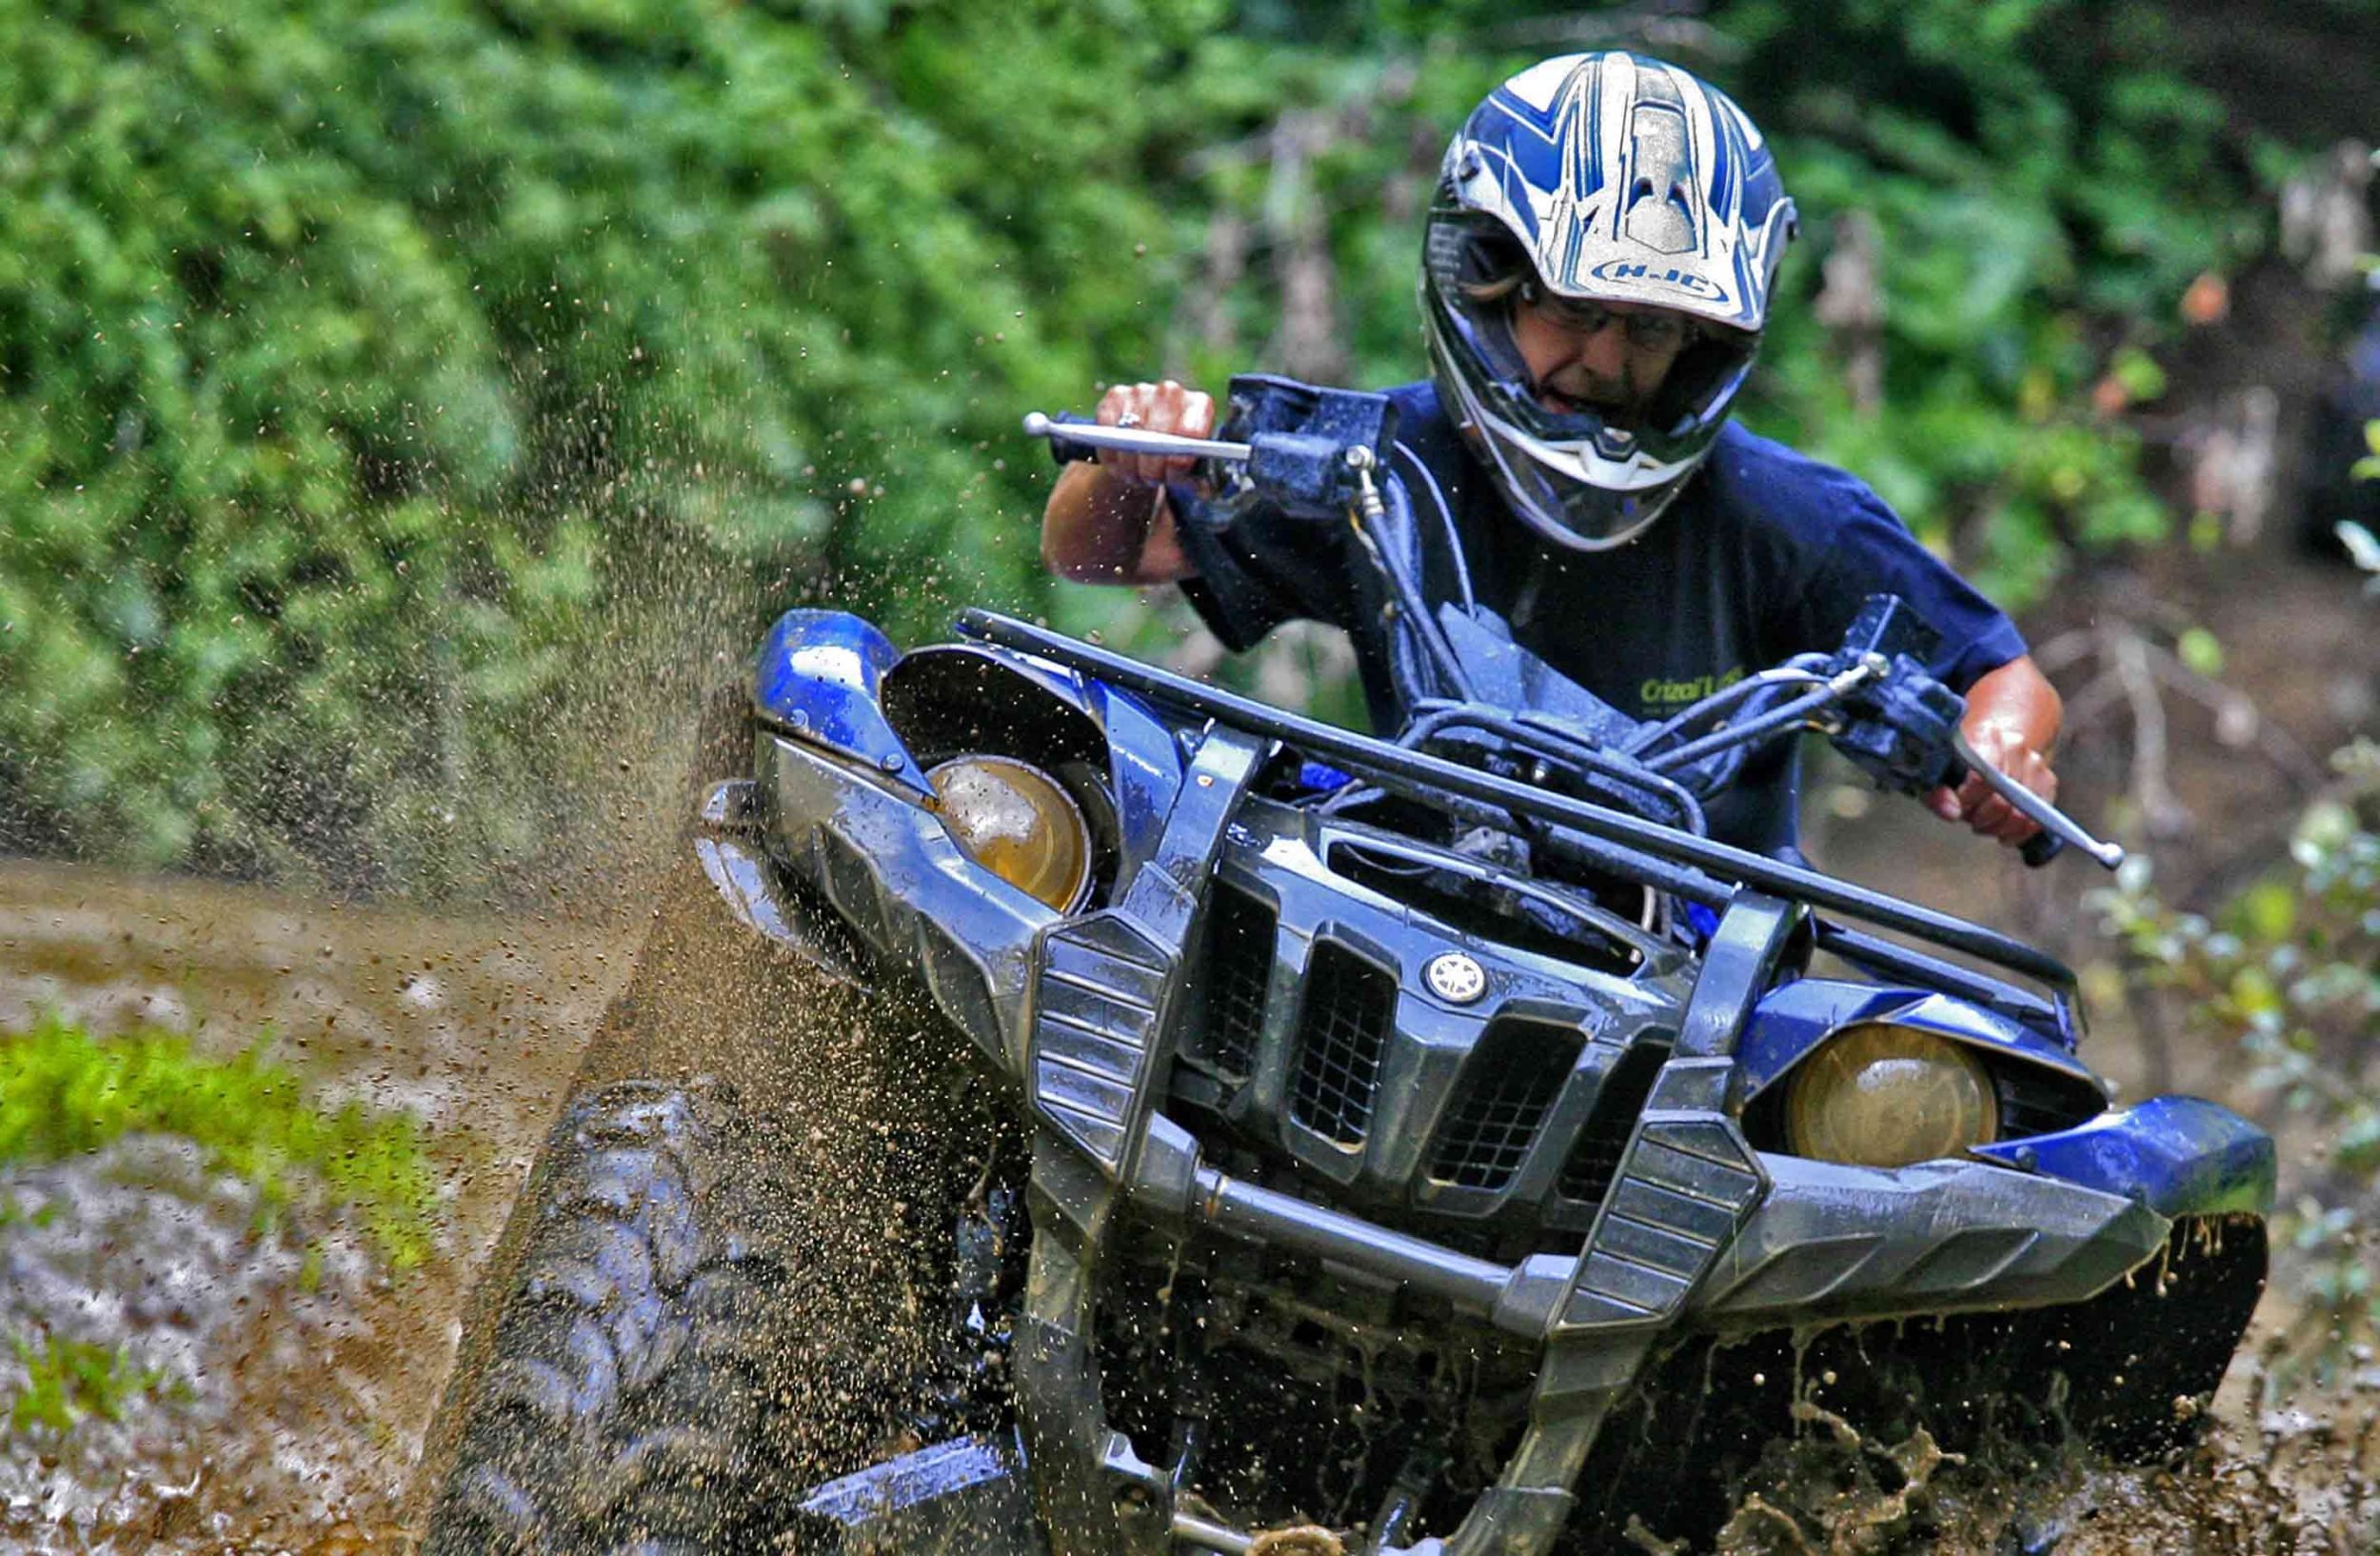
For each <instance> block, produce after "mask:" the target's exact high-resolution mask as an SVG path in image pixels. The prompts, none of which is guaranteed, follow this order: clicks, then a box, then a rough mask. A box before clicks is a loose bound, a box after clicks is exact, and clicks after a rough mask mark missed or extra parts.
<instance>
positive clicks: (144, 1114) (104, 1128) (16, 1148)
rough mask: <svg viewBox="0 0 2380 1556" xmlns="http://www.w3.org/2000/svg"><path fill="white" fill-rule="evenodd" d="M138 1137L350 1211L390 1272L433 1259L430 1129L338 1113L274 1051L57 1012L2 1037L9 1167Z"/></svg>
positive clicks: (0, 1125)
mask: <svg viewBox="0 0 2380 1556" xmlns="http://www.w3.org/2000/svg"><path fill="white" fill-rule="evenodd" d="M137 1131H159V1132H164V1133H169V1134H178V1135H182V1136H185V1137H186V1138H188V1139H189V1140H192V1141H195V1142H196V1143H197V1144H198V1146H199V1147H201V1149H203V1150H204V1151H205V1152H206V1155H207V1158H208V1162H209V1163H210V1164H211V1165H213V1166H216V1167H222V1168H224V1169H226V1170H228V1171H230V1172H233V1173H236V1174H238V1175H239V1176H240V1177H242V1178H244V1179H246V1180H248V1182H249V1183H251V1184H253V1185H255V1186H256V1187H257V1188H258V1189H259V1190H260V1191H261V1192H262V1194H263V1196H264V1207H265V1210H266V1213H267V1214H268V1215H272V1214H276V1213H277V1212H279V1211H280V1210H282V1209H284V1208H286V1207H289V1206H291V1205H294V1204H304V1205H327V1206H328V1207H333V1208H346V1209H351V1210H352V1211H353V1212H354V1213H355V1214H356V1216H357V1218H358V1219H359V1220H360V1221H361V1222H362V1224H363V1225H364V1227H366V1228H367V1230H368V1231H369V1232H370V1234H371V1237H372V1240H373V1242H374V1244H375V1245H376V1246H377V1247H378V1249H379V1252H380V1254H381V1256H382V1257H383V1258H384V1259H385V1260H386V1261H387V1264H388V1266H389V1267H391V1268H394V1269H398V1270H405V1269H409V1268H411V1267H414V1266H416V1265H418V1264H420V1263H421V1262H422V1260H423V1259H424V1258H426V1256H427V1255H428V1253H429V1243H430V1234H431V1229H432V1227H433V1226H434V1225H435V1223H434V1215H435V1211H436V1208H437V1186H436V1178H435V1176H434V1174H433V1172H432V1170H431V1167H430V1162H429V1158H428V1154H427V1152H426V1137H425V1135H424V1132H423V1128H422V1126H421V1125H420V1124H419V1123H418V1122H416V1121H415V1120H414V1119H413V1118H411V1117H410V1116H408V1115H407V1114H403V1113H389V1112H376V1111H372V1110H369V1109H367V1108H365V1107H362V1106H361V1105H360V1104H356V1103H349V1104H347V1106H346V1107H342V1108H340V1109H339V1110H338V1111H336V1112H327V1111H325V1110H323V1109H322V1108H320V1107H315V1106H313V1105H312V1104H311V1103H310V1102H308V1101H307V1097H306V1091H305V1087H304V1085H303V1084H302V1083H301V1082H300V1081H299V1079H298V1078H297V1076H295V1075H294V1074H292V1073H291V1072H290V1071H289V1070H288V1069H286V1068H284V1067H281V1066H279V1065H276V1064H274V1063H272V1062H271V1061H270V1060H268V1058H266V1057H265V1054H264V1051H263V1045H262V1044H261V1043H260V1044H259V1045H257V1046H256V1047H250V1048H248V1050H247V1051H246V1052H244V1053H241V1054H239V1055H237V1056H235V1057H233V1058H229V1059H210V1058H208V1057H205V1056H203V1055H200V1054H196V1053H193V1052H191V1051H190V1046H189V1042H188V1039H187V1038H184V1037H182V1036H179V1035H177V1034H175V1033H172V1032H167V1031H162V1030H158V1029H155V1028H142V1029H135V1030H133V1031H130V1032H127V1033H125V1034H124V1035H122V1036H120V1037H114V1038H109V1039H107V1040H105V1041H102V1040H100V1039H97V1038H94V1037H92V1036H91V1035H90V1034H89V1032H88V1031H86V1030H84V1029H83V1028H82V1027H78V1026H75V1025H73V1024H71V1023H69V1022H67V1021H65V1020H62V1019H60V1018H59V1017H57V1016H54V1015H46V1016H44V1017H42V1018H41V1019H40V1020H38V1021H37V1022H36V1023H35V1024H34V1026H33V1027H32V1029H31V1030H30V1031H25V1032H18V1033H11V1034H0V1163H5V1162H12V1161H36V1162H47V1161H57V1160H59V1159H61V1158H64V1157H68V1156H73V1155H78V1154H80V1153H82V1152H84V1151H89V1150H95V1149H97V1148H98V1147H102V1146H105V1145H107V1144H108V1143H109V1141H111V1140H115V1139H117V1138H118V1137H120V1136H123V1135H127V1134H131V1133H134V1132H137Z"/></svg>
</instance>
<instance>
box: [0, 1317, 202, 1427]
mask: <svg viewBox="0 0 2380 1556" xmlns="http://www.w3.org/2000/svg"><path fill="white" fill-rule="evenodd" d="M9 1344H10V1346H11V1347H13V1348H14V1349H15V1351H16V1359H17V1361H18V1362H19V1363H21V1364H22V1365H23V1366H24V1367H25V1370H26V1373H27V1374H28V1376H27V1379H26V1382H25V1386H24V1387H23V1388H22V1389H20V1390H19V1391H18V1393H17V1394H16V1396H15V1398H13V1399H10V1400H7V1401H5V1402H0V1403H5V1404H6V1406H7V1407H8V1412H9V1414H8V1429H9V1431H10V1433H11V1434H15V1433H24V1432H28V1431H31V1430H34V1429H37V1428H38V1429H41V1430H44V1431H47V1432H49V1433H51V1434H53V1435H57V1434H63V1433H65V1432H67V1431H69V1429H71V1428H72V1427H73V1426H74V1424H75V1423H76V1422H78V1421H80V1420H82V1419H83V1418H84V1417H85V1416H90V1415H95V1416H98V1417H100V1418H101V1419H102V1420H106V1421H119V1420H122V1419H123V1416H124V1406H126V1405H127V1404H129V1403H130V1401H131V1400H132V1399H133V1398H134V1397H135V1396H137V1395H140V1394H146V1393H149V1392H150V1391H151V1390H153V1389H155V1388H157V1387H158V1386H161V1385H163V1384H164V1383H165V1381H166V1375H165V1373H164V1371H163V1370H162V1369H160V1368H155V1367H143V1366H136V1365H135V1364H134V1363H133V1361H132V1359H131V1358H130V1357H129V1356H127V1355H125V1354H124V1352H123V1351H121V1350H110V1349H109V1348H108V1347H105V1346H94V1345H90V1344H89V1343H88V1342H85V1341H81V1340H62V1339H60V1338H58V1337H57V1336H56V1335H50V1336H46V1337H45V1338H44V1340H43V1343H42V1345H41V1346H40V1347H38V1348H37V1347H34V1346H33V1345H32V1344H31V1343H30V1342H29V1341H27V1340H26V1339H24V1338H23V1337H22V1336H18V1337H15V1338H13V1339H11V1340H10V1342H9Z"/></svg>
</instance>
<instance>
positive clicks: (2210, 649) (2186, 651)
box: [2173, 627, 2223, 680]
mask: <svg viewBox="0 0 2380 1556" xmlns="http://www.w3.org/2000/svg"><path fill="white" fill-rule="evenodd" d="M2173 651H2174V653H2175V655H2176V656H2178V657H2179V658H2180V660H2181V662H2182V663H2183V664H2184V665H2187V666H2188V667H2190V668H2191V670H2192V672H2193V673H2195V674H2198V675H2203V676H2206V677H2208V678H2209V679H2210V680H2211V679H2212V678H2213V677H2215V676H2217V675H2220V674H2222V673H2223V645H2222V644H2221V643H2220V642H2218V641H2217V640H2216V638H2215V635H2214V634H2213V633H2212V632H2210V631H2208V630H2207V629H2206V628H2203V627H2192V628H2188V629H2186V630H2185V631H2184V632H2183V633H2182V635H2181V637H2180V638H2179V639H2178V640H2177V641H2176V642H2175V643H2174V645H2173Z"/></svg>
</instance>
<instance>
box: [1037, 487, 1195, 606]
mask: <svg viewBox="0 0 2380 1556" xmlns="http://www.w3.org/2000/svg"><path fill="white" fill-rule="evenodd" d="M1041 561H1042V563H1043V565H1044V566H1046V567H1047V568H1048V569H1049V570H1050V571H1052V572H1054V573H1056V574H1057V575H1058V576H1059V577H1061V578H1070V579H1072V580H1074V581H1075V582H1076V583H1078V584H1174V583H1180V581H1181V580H1182V579H1184V578H1189V577H1192V576H1195V575H1196V573H1197V571H1198V569H1196V568H1194V567H1193V566H1191V563H1190V559H1189V558H1188V557H1187V556H1184V555H1183V554H1182V550H1181V541H1180V536H1179V535H1177V534H1176V532H1175V530H1174V514H1173V505H1172V504H1171V503H1168V502H1167V501H1166V500H1165V489H1164V488H1163V487H1141V486H1133V485H1131V484H1130V483H1128V482H1125V481H1122V480H1120V479H1119V478H1118V477H1117V476H1116V474H1115V472H1114V471H1112V470H1110V469H1107V468H1106V467H1104V466H1101V465H1089V464H1075V465H1069V466H1067V467H1066V468H1065V469H1064V470H1063V471H1061V473H1060V474H1059V477H1058V484H1057V485H1056V486H1055V487H1053V488H1052V489H1050V494H1049V503H1048V506H1046V507H1045V508H1043V509H1041Z"/></svg>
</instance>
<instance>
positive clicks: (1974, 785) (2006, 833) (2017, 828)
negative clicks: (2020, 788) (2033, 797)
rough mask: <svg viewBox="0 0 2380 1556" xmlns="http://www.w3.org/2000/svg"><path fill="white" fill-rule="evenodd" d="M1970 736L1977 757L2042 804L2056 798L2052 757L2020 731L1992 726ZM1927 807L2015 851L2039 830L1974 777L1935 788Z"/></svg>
mask: <svg viewBox="0 0 2380 1556" xmlns="http://www.w3.org/2000/svg"><path fill="white" fill-rule="evenodd" d="M1966 735H1967V743H1968V744H1969V745H1970V746H1973V748H1974V750H1975V754H1976V755H1977V756H1979V757H1981V758H1983V759H1984V760H1985V761H1986V762H1989V763H1991V764H1992V766H1993V767H1994V768H1998V769H1999V770H2000V771H2001V772H2003V773H2005V774H2007V775H2008V776H2009V777H2011V778H2013V779H2014V780H2016V782H2018V783H2020V784H2022V785H2024V786H2025V787H2026V788H2029V789H2031V790H2033V792H2034V793H2035V794H2038V795H2040V796H2041V797H2042V798H2043V799H2045V800H2054V799H2056V798H2057V774H2056V773H2055V772H2053V771H2052V770H2051V769H2050V763H2049V760H2048V758H2046V757H2044V756H2043V755H2042V754H2041V753H2040V752H2039V751H2036V750H2034V749H2033V748H2032V747H2031V746H2029V745H2027V744H2026V743H2025V737H2024V732H2023V731H2022V730H2020V729H2012V728H2009V727H2008V726H2007V725H2005V724H1997V723H1990V724H1980V725H1977V726H1975V727H1974V728H1969V729H1968V730H1966ZM1926 804H1927V806H1928V808H1931V809H1932V810H1933V811H1934V814H1935V815H1937V816H1940V817H1941V818H1942V819H1943V820H1944V821H1963V822H1965V823H1966V824H1967V825H1968V826H1969V827H1970V828H1973V829H1974V830H1975V831H1976V832H1978V833H1980V834H1981V835H1983V836H1985V837H1989V838H1994V839H1997V840H1998V841H1999V842H2001V843H2004V844H2008V845H2010V846H2012V847H2013V846H2014V845H2016V844H2020V843H2022V842H2024V841H2025V840H2026V839H2027V838H2029V837H2031V836H2033V833H2035V832H2037V831H2039V830H2041V828H2039V827H2038V826H2037V825H2035V824H2034V823H2033V821H2032V820H2031V819H2030V818H2029V817H2027V816H2026V815H2025V814H2024V812H2022V811H2020V810H2018V809H2017V808H2015V807H2014V806H2013V805H2011V804H2009V803H2008V802H2007V801H2006V800H2004V799H2002V798H2000V796H1999V795H1997V794H1994V793H1993V791H1992V788H1991V786H1990V785H1988V784H1986V783H1985V782H1984V781H1983V779H1982V778H1981V776H1979V775H1978V774H1975V773H1972V772H1971V773H1969V774H1968V775H1967V777H1966V779H1965V781H1964V782H1962V783H1961V784H1960V785H1959V786H1958V788H1956V789H1950V788H1937V789H1935V790H1934V792H1933V793H1932V794H1930V795H1928V796H1927V797H1926Z"/></svg>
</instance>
